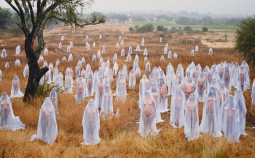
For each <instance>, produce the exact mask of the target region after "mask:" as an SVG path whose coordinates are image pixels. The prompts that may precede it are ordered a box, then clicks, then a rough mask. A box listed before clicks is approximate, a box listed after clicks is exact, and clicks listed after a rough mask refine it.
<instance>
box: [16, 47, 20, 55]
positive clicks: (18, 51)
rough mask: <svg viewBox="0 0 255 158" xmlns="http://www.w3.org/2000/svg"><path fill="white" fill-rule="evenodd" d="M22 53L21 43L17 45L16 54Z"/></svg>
mask: <svg viewBox="0 0 255 158" xmlns="http://www.w3.org/2000/svg"><path fill="white" fill-rule="evenodd" d="M18 54H20V45H17V47H16V55H18Z"/></svg>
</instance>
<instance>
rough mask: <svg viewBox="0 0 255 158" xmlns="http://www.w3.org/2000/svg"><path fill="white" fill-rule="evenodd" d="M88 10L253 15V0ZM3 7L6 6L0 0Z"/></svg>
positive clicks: (104, 3) (124, 1)
mask: <svg viewBox="0 0 255 158" xmlns="http://www.w3.org/2000/svg"><path fill="white" fill-rule="evenodd" d="M94 1H95V3H94V4H93V5H92V8H90V9H89V11H100V12H127V11H170V12H178V11H188V12H198V13H213V14H233V15H255V7H254V6H255V0H94ZM0 5H1V7H3V8H6V7H8V4H6V2H5V1H4V0H0Z"/></svg>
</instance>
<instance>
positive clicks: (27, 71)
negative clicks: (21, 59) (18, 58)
mask: <svg viewBox="0 0 255 158" xmlns="http://www.w3.org/2000/svg"><path fill="white" fill-rule="evenodd" d="M28 75H29V67H28V64H26V65H25V67H24V70H23V76H24V78H28Z"/></svg>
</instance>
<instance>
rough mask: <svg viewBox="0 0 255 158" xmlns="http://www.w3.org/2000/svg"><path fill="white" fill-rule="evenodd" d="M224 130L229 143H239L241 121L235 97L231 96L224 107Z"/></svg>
mask: <svg viewBox="0 0 255 158" xmlns="http://www.w3.org/2000/svg"><path fill="white" fill-rule="evenodd" d="M222 121H223V123H222V129H223V133H224V137H225V138H227V140H228V141H229V142H233V141H234V142H239V137H240V134H241V133H240V119H239V113H238V109H237V105H236V103H235V100H234V97H233V96H232V95H231V94H230V95H228V98H227V99H226V102H225V103H224V107H223V119H222Z"/></svg>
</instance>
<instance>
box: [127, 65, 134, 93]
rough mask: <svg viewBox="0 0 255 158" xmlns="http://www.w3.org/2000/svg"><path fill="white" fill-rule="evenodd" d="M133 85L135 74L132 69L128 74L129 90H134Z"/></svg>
mask: <svg viewBox="0 0 255 158" xmlns="http://www.w3.org/2000/svg"><path fill="white" fill-rule="evenodd" d="M135 85H136V74H135V71H134V69H132V70H131V71H130V73H129V81H128V86H129V89H134V88H135Z"/></svg>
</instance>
